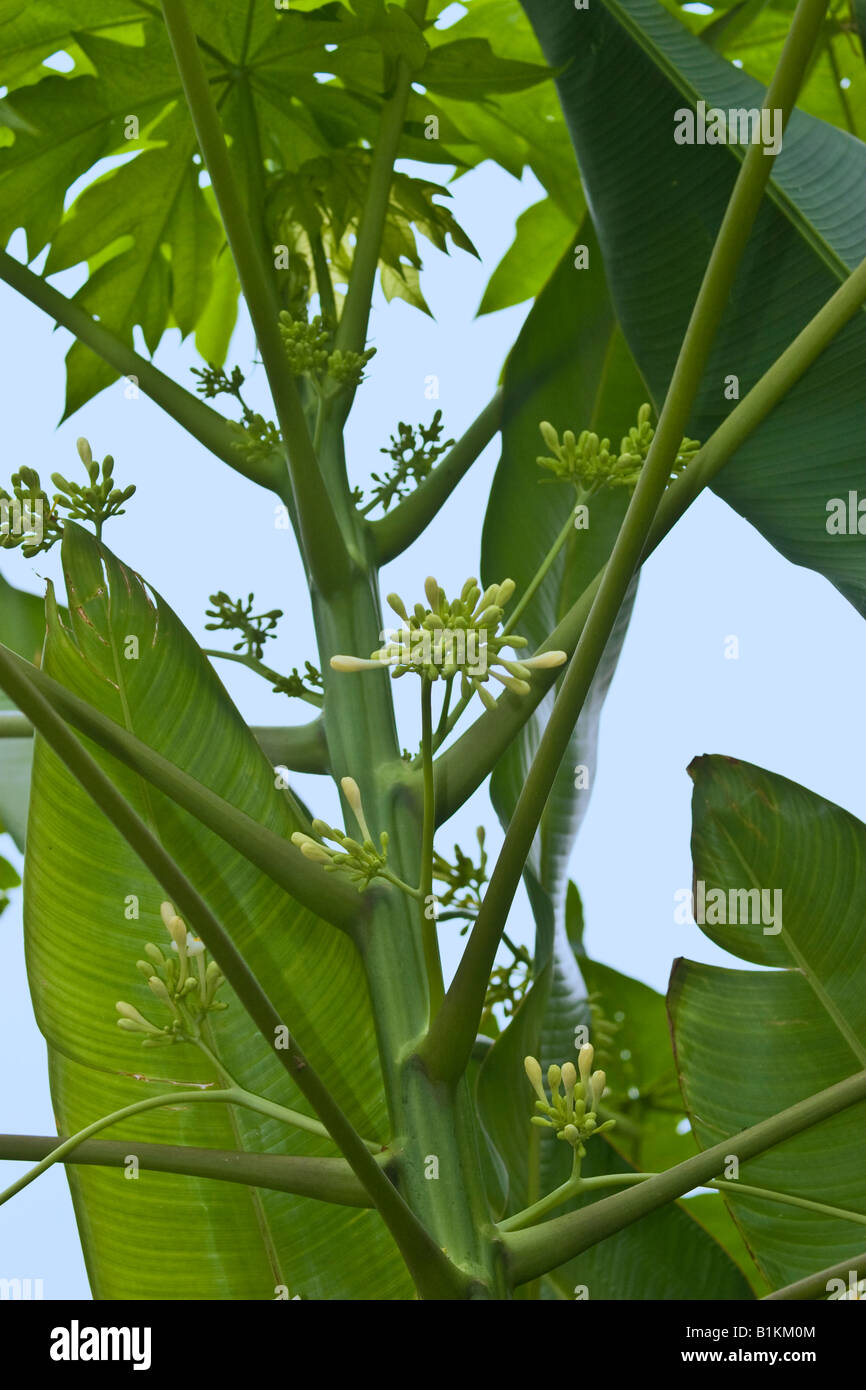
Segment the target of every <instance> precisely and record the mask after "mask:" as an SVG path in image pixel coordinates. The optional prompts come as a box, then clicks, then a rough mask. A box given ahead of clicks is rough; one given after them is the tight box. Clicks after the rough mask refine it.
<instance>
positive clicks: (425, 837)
mask: <svg viewBox="0 0 866 1390" xmlns="http://www.w3.org/2000/svg"><path fill="white" fill-rule="evenodd" d="M421 758H422V763H423V778H424V824H423V830H422V833H421V883H420V887H419V892H418V896H419V898H420V906H421V939H422V942H423V945H424V963H425V966H426V969H427V984H428V987H429V990H430V1017H431V1018H432V1017H433V1016H434V1014H435V1013H436V1011H437V1009H438V1008H439V1007H440V1005H441V1003H442V998H443V995H444V993H445V984H444V981H443V979H442V961H441V959H440V957H439V936H438V933H437V930H436V914H435V912H433V911H432V908H433V907H434V906H435V903H434V902H433V838H434V834H435V830H436V806H435V800H434V798H435V792H434V788H433V682H432V681H430V680H427V678H426V676H425V677H423V678H422V680H421Z"/></svg>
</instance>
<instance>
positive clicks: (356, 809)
mask: <svg viewBox="0 0 866 1390" xmlns="http://www.w3.org/2000/svg"><path fill="white" fill-rule="evenodd" d="M340 786H341V787H342V788H343V795H344V797H345V798H346V800H347V801H348V803H349V805H350V806H351V808H352V814H353V815H354V817H355V820H356V821H357V822H358V824H359V826H360V827H361V834H362V835H363V836H364V839H365V840H372V839H373V836H372V835H371V834H370V828H369V826H368V825H367V821H366V817H365V816H364V806H363V803H362V801H361V788H360V787H359V786H358V783H357V782H356V781H355V779H354V777H343V778H341V780H340Z"/></svg>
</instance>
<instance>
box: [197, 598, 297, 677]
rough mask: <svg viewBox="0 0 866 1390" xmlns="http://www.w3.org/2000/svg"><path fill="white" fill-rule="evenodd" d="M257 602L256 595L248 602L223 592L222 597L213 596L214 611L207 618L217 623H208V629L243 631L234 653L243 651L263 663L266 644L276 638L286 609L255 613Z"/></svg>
mask: <svg viewBox="0 0 866 1390" xmlns="http://www.w3.org/2000/svg"><path fill="white" fill-rule="evenodd" d="M254 599H255V595H254V594H248V595H247V601H246V603H244V602H243V601H242V600H241V599H233V598H229V596H228V594H226V593H224V592H223V590H222V589H221V590H220V591H219V593H218V594H211V596H210V602H211V603H212V604H213V608H208V609H207V616H208V617H209V618H216V619H217V621H216V622H213V623H205V628H206V630H207V631H208V632H239V633H240V634H241V639H240V641H239V642H235V643H234V645H233V647H232V651H234V652H243V653H244V654H245V655H246V656H251V657H254V658H255V660H256V661H261V659H262V653H263V651H264V646H265V643H266V642H267V641H268V640H269V639H270V638H271V637H273V636H274V628H275V627H276V625H277V623H278V621H279V619H280V618H281V617H282V616H283V610H282V609H281V608H272V609H271V610H270V611H269V612H268V613H258V614H254V613H253V604H254Z"/></svg>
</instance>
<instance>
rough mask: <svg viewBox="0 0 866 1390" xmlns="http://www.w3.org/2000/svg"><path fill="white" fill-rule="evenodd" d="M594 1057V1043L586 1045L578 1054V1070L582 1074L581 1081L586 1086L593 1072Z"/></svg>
mask: <svg viewBox="0 0 866 1390" xmlns="http://www.w3.org/2000/svg"><path fill="white" fill-rule="evenodd" d="M594 1056H595V1049H594V1047H593V1045H592V1043H584V1045H583V1047H582V1048H581V1049H580V1051H579V1052H578V1054H577V1069H578V1071H579V1072H580V1079H581V1081H582V1082H583V1084H584V1086H586V1085H587V1083H588V1081H589V1076H590V1072H591V1071H592V1059H593V1057H594Z"/></svg>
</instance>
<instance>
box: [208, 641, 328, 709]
mask: <svg viewBox="0 0 866 1390" xmlns="http://www.w3.org/2000/svg"><path fill="white" fill-rule="evenodd" d="M201 651H202V655H203V656H206V657H207V658H208V659H209V660H210V659H214V660H217V661H236V662H237V663H238V665H239V666H246V668H247V670H249V671H252V672H253V673H254V674H255V675H257V676H261V677H262V679H263V680H266V681H270V683H271V685H273V686H275V687H276V686H279V685H281V684H282V683H283V682H284V681H285V679H286V678H285V676H281V675H280V673H279V671H275V670H274V669H273V667H271V666H267V665H266V664H265V662H264V661H258V660H257V659H256V658H255V657H254V656H252V655H251V654H250V653H249V652H221V651H217V650H216V649H215V648H214V647H202V649H201ZM279 693H281V694H286V693H287V692H286V691H281V692H279ZM290 698H291V699H295V700H304V701H305V702H306V703H307V704H308V705H315V706H316V709H321V708H322V704H323V701H324V697H323V696H322V695H319V694H317V693H316V691H314V690H303V691H297V692H293V693H292V695H291V696H290Z"/></svg>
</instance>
